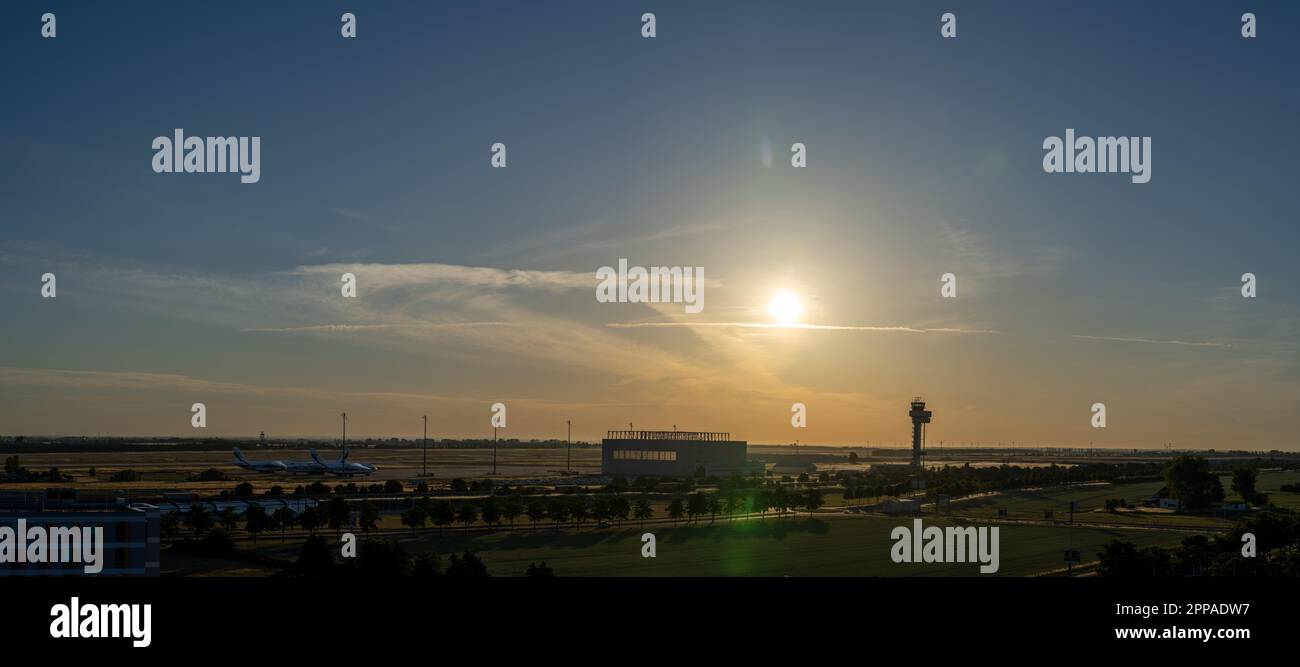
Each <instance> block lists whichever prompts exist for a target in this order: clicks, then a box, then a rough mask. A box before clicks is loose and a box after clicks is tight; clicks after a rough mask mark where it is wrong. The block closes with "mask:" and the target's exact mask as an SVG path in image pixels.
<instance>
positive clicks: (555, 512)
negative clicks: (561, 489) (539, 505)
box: [546, 498, 569, 526]
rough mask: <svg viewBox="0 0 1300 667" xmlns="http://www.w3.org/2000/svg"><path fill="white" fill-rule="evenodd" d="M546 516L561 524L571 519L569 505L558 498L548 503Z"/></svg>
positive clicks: (556, 523) (554, 522)
mask: <svg viewBox="0 0 1300 667" xmlns="http://www.w3.org/2000/svg"><path fill="white" fill-rule="evenodd" d="M546 518H548V519H550V520H551V523H552V524H553V525H556V526H559V525H560V524H562V523H564V522H565V521H568V520H569V505H568V503H565V502H564V501H562V500H560V499H558V498H556V499H555V500H552V501H551V502H549V503H547V504H546Z"/></svg>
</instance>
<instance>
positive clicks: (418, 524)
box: [402, 503, 429, 536]
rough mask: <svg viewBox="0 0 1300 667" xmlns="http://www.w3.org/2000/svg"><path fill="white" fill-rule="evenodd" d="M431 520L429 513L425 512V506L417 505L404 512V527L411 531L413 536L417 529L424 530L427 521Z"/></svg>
mask: <svg viewBox="0 0 1300 667" xmlns="http://www.w3.org/2000/svg"><path fill="white" fill-rule="evenodd" d="M428 520H429V513H428V512H427V511H425V509H424V505H422V504H420V503H415V504H414V505H411V507H410V508H409V509H407V510H406V511H405V512H402V525H403V526H408V527H409V528H410V529H411V535H412V536H414V535H415V529H417V528H423V527H424V524H425V522H426V521H428Z"/></svg>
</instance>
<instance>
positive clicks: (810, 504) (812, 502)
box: [803, 489, 822, 519]
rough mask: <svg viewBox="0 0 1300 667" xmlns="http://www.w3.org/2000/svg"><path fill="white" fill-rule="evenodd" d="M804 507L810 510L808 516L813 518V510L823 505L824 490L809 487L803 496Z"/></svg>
mask: <svg viewBox="0 0 1300 667" xmlns="http://www.w3.org/2000/svg"><path fill="white" fill-rule="evenodd" d="M803 506H804V509H806V510H808V518H810V519H811V518H812V515H813V512H816V511H817V509H818V508H820V507H821V506H822V492H821V491H820V490H818V489H808V492H807V493H805V494H804V496H803Z"/></svg>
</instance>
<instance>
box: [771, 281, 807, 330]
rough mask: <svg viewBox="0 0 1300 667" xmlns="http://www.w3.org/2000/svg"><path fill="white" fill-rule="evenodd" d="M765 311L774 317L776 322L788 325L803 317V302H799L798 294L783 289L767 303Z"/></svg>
mask: <svg viewBox="0 0 1300 667" xmlns="http://www.w3.org/2000/svg"><path fill="white" fill-rule="evenodd" d="M767 313H768V314H769V315H771V316H772V317H774V318H776V321H777V323H778V324H781V325H782V326H789V325H791V324H794V323H795V322H798V321H799V318H800V317H803V304H802V303H800V302H799V295H798V294H795V293H794V292H791V291H790V290H788V289H783V290H781V291H780V292H777V293H776V296H774V297H772V302H771V303H769V304H767Z"/></svg>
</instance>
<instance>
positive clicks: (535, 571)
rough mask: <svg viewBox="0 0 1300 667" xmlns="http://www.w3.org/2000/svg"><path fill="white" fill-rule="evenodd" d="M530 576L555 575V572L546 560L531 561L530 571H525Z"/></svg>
mask: <svg viewBox="0 0 1300 667" xmlns="http://www.w3.org/2000/svg"><path fill="white" fill-rule="evenodd" d="M525 574H526V575H527V576H529V577H538V578H542V577H554V576H555V572H554V571H553V570H552V569H551V568H550V567H548V566H547V565H546V561H542V562H541V563H529V564H528V571H527V572H526V573H525Z"/></svg>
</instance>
